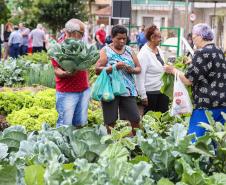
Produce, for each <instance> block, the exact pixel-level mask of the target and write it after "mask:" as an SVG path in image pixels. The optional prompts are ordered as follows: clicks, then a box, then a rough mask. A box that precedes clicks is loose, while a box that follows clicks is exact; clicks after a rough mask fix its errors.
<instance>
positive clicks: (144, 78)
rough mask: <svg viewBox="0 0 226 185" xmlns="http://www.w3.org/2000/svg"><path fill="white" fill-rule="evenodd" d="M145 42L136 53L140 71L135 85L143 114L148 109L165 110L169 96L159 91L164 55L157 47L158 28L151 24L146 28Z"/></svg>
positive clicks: (159, 36)
mask: <svg viewBox="0 0 226 185" xmlns="http://www.w3.org/2000/svg"><path fill="white" fill-rule="evenodd" d="M145 36H146V39H147V41H148V42H147V43H146V44H145V45H144V46H143V47H142V48H141V50H140V51H139V53H138V56H137V57H138V60H139V62H140V65H141V73H140V74H138V75H136V86H137V91H138V94H139V95H140V96H141V99H142V104H143V106H144V114H146V113H147V112H148V111H155V112H166V111H167V110H168V106H169V98H168V97H167V96H166V95H164V94H162V93H161V92H160V89H161V87H162V85H163V83H162V80H161V77H162V74H163V73H164V69H163V66H164V60H163V59H164V56H163V53H162V51H161V49H160V48H159V44H160V42H161V33H160V30H159V29H158V28H157V27H156V26H155V25H152V26H150V27H148V28H147V30H146V35H145Z"/></svg>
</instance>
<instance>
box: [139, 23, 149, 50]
mask: <svg viewBox="0 0 226 185" xmlns="http://www.w3.org/2000/svg"><path fill="white" fill-rule="evenodd" d="M144 31H145V26H144V25H142V26H141V28H140V32H139V33H138V35H137V37H136V39H137V44H138V47H139V49H141V48H142V47H143V46H144V44H145V43H146V42H147V38H146V36H145V32H144Z"/></svg>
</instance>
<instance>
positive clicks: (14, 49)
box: [8, 25, 23, 58]
mask: <svg viewBox="0 0 226 185" xmlns="http://www.w3.org/2000/svg"><path fill="white" fill-rule="evenodd" d="M22 40H23V38H22V35H21V34H20V32H19V27H18V26H17V25H15V26H14V31H13V32H12V33H11V34H10V36H9V41H8V45H9V56H10V57H12V58H18V57H19V55H20V47H21V45H22Z"/></svg>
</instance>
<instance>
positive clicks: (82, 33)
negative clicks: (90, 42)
mask: <svg viewBox="0 0 226 185" xmlns="http://www.w3.org/2000/svg"><path fill="white" fill-rule="evenodd" d="M76 32H78V33H80V34H81V36H84V32H82V31H78V30H76Z"/></svg>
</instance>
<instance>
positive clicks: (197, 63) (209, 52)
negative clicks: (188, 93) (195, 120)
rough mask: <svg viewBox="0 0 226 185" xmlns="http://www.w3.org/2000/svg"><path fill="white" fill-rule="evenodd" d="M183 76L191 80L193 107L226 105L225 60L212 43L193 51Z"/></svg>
mask: <svg viewBox="0 0 226 185" xmlns="http://www.w3.org/2000/svg"><path fill="white" fill-rule="evenodd" d="M185 77H186V78H188V79H189V80H190V81H191V82H192V93H193V98H194V106H195V108H204V109H209V108H220V107H226V61H225V56H224V53H223V51H222V50H220V49H219V48H217V47H216V46H215V45H214V44H208V45H206V46H205V47H203V48H202V49H199V50H197V51H196V52H195V54H194V57H193V59H192V63H191V64H190V66H189V68H188V71H187V72H186V74H185Z"/></svg>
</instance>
